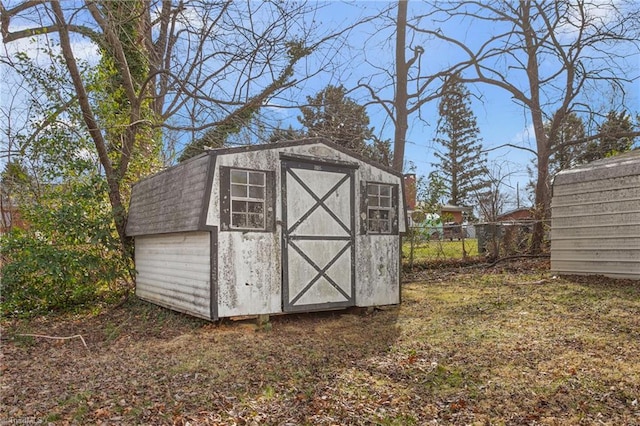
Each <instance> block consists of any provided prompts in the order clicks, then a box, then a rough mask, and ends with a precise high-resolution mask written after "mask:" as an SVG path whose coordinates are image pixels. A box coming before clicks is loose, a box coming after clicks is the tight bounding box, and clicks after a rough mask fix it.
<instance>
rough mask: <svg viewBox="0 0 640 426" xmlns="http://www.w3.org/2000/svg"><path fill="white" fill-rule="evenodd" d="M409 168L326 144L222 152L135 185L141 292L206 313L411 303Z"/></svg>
mask: <svg viewBox="0 0 640 426" xmlns="http://www.w3.org/2000/svg"><path fill="white" fill-rule="evenodd" d="M402 179H403V178H402V175H401V174H399V173H396V172H395V171H393V170H392V169H390V168H387V167H384V166H381V165H378V164H375V163H373V162H371V161H369V160H367V159H365V158H363V157H360V156H357V155H355V154H353V153H351V152H349V151H347V150H345V149H343V148H341V147H338V146H336V145H334V144H331V143H329V142H327V141H324V140H322V139H304V140H298V141H291V142H283V143H278V144H271V145H257V146H248V147H236V148H228V149H218V150H212V151H209V152H207V153H205V154H202V155H200V156H197V157H195V158H192V159H190V160H188V161H185V162H183V163H181V164H179V165H177V166H175V167H172V168H170V169H167V170H165V171H163V172H161V173H158V174H156V175H154V176H151V177H149V178H146V179H144V180H141V181H140V182H138V183H137V184H135V185H134V187H133V191H132V195H131V204H130V209H129V220H128V223H127V234H128V235H129V236H132V237H134V239H135V264H136V272H137V280H136V294H137V295H138V296H139V297H140V298H142V299H145V300H148V301H150V302H153V303H156V304H158V305H162V306H165V307H168V308H171V309H174V310H177V311H181V312H185V313H189V314H192V315H195V316H198V317H202V318H206V319H212V320H215V319H218V318H223V317H233V316H244V315H259V314H276V313H281V312H301V311H316V310H329V309H337V308H344V307H350V306H378V305H393V304H398V303H399V302H400V234H401V233H403V232H405V229H406V214H405V203H404V194H403V188H402Z"/></svg>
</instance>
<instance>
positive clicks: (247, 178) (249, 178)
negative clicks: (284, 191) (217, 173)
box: [230, 170, 265, 229]
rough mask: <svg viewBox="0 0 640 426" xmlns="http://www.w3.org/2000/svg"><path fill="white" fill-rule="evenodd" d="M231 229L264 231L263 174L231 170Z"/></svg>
mask: <svg viewBox="0 0 640 426" xmlns="http://www.w3.org/2000/svg"><path fill="white" fill-rule="evenodd" d="M230 181H231V223H230V226H231V228H241V229H265V214H264V213H265V173H264V172H254V171H249V170H231V176H230Z"/></svg>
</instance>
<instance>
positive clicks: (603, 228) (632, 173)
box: [551, 150, 640, 279]
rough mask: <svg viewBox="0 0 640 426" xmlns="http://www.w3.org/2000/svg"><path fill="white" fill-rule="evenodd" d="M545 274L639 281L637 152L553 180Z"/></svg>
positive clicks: (639, 180)
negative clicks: (548, 264)
mask: <svg viewBox="0 0 640 426" xmlns="http://www.w3.org/2000/svg"><path fill="white" fill-rule="evenodd" d="M551 270H552V271H553V272H555V273H558V274H580V275H589V274H598V275H606V276H612V277H620V278H633V279H640V150H634V151H631V152H627V153H624V154H621V155H617V156H614V157H611V158H605V159H602V160H597V161H594V162H592V163H589V164H585V165H582V166H578V167H575V168H572V169H569V170H565V171H562V172H560V173H558V175H557V176H556V177H555V179H554V182H553V198H552V203H551Z"/></svg>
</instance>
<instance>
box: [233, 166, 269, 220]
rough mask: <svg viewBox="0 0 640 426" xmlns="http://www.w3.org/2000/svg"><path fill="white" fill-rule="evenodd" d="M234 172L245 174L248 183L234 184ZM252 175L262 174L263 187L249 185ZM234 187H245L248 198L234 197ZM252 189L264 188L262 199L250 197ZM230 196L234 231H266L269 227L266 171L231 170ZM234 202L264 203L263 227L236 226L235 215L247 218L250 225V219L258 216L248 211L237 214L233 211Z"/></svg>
mask: <svg viewBox="0 0 640 426" xmlns="http://www.w3.org/2000/svg"><path fill="white" fill-rule="evenodd" d="M234 172H239V173H245V174H246V175H247V183H246V184H245V183H240V184H238V183H234V182H233V174H234ZM251 173H256V174H261V175H262V185H255V184H251V183H249V175H250V174H251ZM233 185H242V186H245V187H246V188H247V196H246V197H239V196H234V195H233ZM251 187H259V188H262V198H255V197H250V188H251ZM229 196H230V201H231V202H230V204H229V226H230V227H231V228H232V229H239V230H243V229H246V230H262V231H264V230H266V226H267V218H266V208H267V203H266V200H267V174H266V172H264V171H261V170H247V169H230V170H229ZM234 201H241V202H245V203H262V225H261V226H257V227H251V226H236V225H235V224H234V220H233V219H234V215H244V216H245V217H246V223H247V224H249V223H251V222H250V221H249V217H251V216H255V215H256V214H252V213H250V212H249V211H248V208H247V211H245V212H235V211H234V210H233V204H234V203H233V202H234Z"/></svg>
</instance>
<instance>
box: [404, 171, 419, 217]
mask: <svg viewBox="0 0 640 426" xmlns="http://www.w3.org/2000/svg"><path fill="white" fill-rule="evenodd" d="M404 195H405V198H406V202H407V210H415V209H416V174H415V173H407V174H406V175H404Z"/></svg>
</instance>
